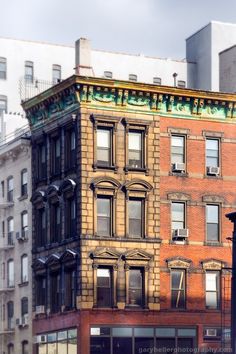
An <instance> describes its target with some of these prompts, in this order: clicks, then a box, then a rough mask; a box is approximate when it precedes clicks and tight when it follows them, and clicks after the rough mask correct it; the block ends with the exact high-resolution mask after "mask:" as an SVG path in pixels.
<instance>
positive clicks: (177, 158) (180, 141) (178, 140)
mask: <svg viewBox="0 0 236 354" xmlns="http://www.w3.org/2000/svg"><path fill="white" fill-rule="evenodd" d="M184 163H185V137H184V136H178V135H172V136H171V164H172V170H173V171H176V172H178V171H179V172H182V171H184V170H185V166H184V165H183V164H184Z"/></svg>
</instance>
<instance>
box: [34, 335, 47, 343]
mask: <svg viewBox="0 0 236 354" xmlns="http://www.w3.org/2000/svg"><path fill="white" fill-rule="evenodd" d="M46 342H47V336H46V335H39V336H36V343H46Z"/></svg>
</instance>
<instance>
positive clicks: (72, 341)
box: [27, 328, 107, 354]
mask: <svg viewBox="0 0 236 354" xmlns="http://www.w3.org/2000/svg"><path fill="white" fill-rule="evenodd" d="M42 335H43V336H44V338H45V342H43V343H41V344H38V352H37V353H38V354H46V353H48V354H52V353H53V354H77V329H76V328H72V329H69V330H60V331H57V332H53V333H52V332H49V333H42ZM103 353H104V354H107V353H105V352H103ZM27 354H28V353H27Z"/></svg>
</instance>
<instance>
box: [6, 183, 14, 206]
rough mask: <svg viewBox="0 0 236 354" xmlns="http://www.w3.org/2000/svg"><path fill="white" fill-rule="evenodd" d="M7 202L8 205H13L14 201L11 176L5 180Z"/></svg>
mask: <svg viewBox="0 0 236 354" xmlns="http://www.w3.org/2000/svg"><path fill="white" fill-rule="evenodd" d="M11 181H12V187H11V186H10V182H11ZM10 188H11V189H10ZM7 201H8V202H9V203H13V201H14V177H13V176H9V177H8V178H7Z"/></svg>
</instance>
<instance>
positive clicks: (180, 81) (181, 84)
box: [178, 80, 186, 88]
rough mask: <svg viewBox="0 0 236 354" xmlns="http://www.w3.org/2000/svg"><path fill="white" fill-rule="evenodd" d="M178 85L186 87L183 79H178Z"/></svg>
mask: <svg viewBox="0 0 236 354" xmlns="http://www.w3.org/2000/svg"><path fill="white" fill-rule="evenodd" d="M178 87H180V88H185V87H186V82H185V81H183V80H178Z"/></svg>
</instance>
